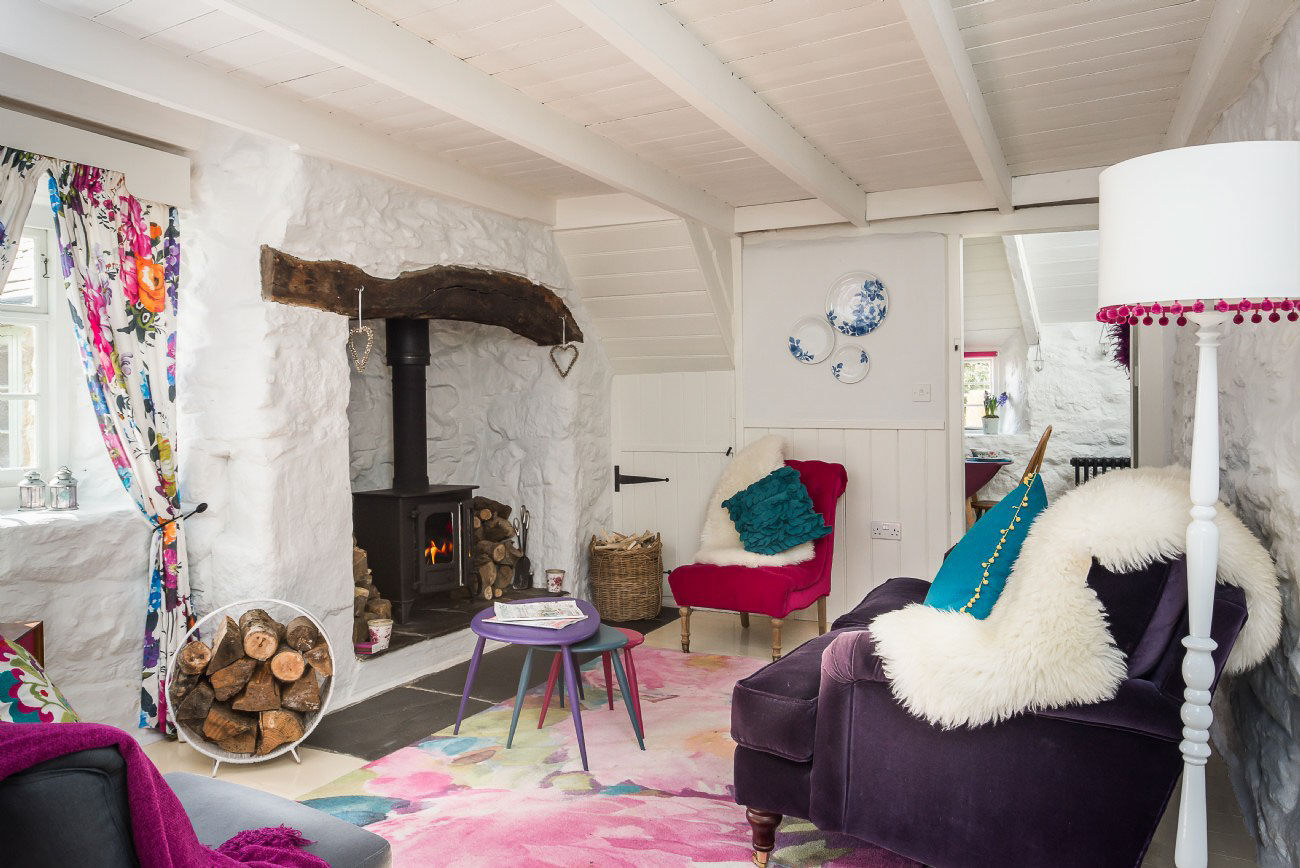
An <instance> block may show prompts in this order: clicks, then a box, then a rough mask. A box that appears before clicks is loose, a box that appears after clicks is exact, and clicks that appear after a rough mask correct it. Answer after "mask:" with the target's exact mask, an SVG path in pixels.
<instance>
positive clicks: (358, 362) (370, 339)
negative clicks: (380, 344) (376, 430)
mask: <svg viewBox="0 0 1300 868" xmlns="http://www.w3.org/2000/svg"><path fill="white" fill-rule="evenodd" d="M357 335H365V337H366V348H365V349H364V350H362V351H361V354H360V355H358V354H357V345H356V337H357ZM374 346H375V330H374V329H372V328H371V327H370V326H368V325H363V326H357V327H356V328H353V329H348V353H349V354H351V356H352V364H353V366H355V367H356V369H357V373H358V374H361V373H365V370H366V362H368V361H370V351H371V350H372V349H373V348H374Z"/></svg>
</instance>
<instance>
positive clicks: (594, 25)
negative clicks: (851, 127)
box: [556, 0, 867, 226]
mask: <svg viewBox="0 0 1300 868" xmlns="http://www.w3.org/2000/svg"><path fill="white" fill-rule="evenodd" d="M556 2H557V4H558V5H559V6H562V7H564V8H565V9H567V10H568V11H569V12H570V13H571V14H572V15H573V16H574V17H576V18H577V19H578V20H579V21H581V22H582V23H583V24H585V25H587V27H589V28H591V29H592V30H594V31H595V32H596V33H598V34H599V35H600V36H601V37H603V38H604V39H605V40H606V41H607V42H609V43H610V44H611V45H613V46H614V47H615V48H617V49H618V50H619V51H621V52H622V53H623V54H624V55H625V56H627V57H628V59H630V60H631V61H632V62H633V63H635V64H636V65H637V66H640V67H641V68H642V69H644V70H645V71H646V72H648V73H650V74H651V75H652V76H654V77H655V78H656V79H658V80H659V81H661V82H662V83H663V84H664V85H666V86H667V87H668V88H669V89H670V90H671V91H673V93H675V94H677V95H678V96H680V97H681V98H682V99H684V100H686V102H687V103H689V104H690V105H692V106H694V107H695V108H696V109H697V110H699V112H700V113H701V114H703V115H704V116H705V117H707V118H709V119H710V120H711V121H713V122H714V123H716V124H717V125H718V126H720V127H722V129H724V130H726V131H727V132H729V133H730V134H731V135H733V136H735V137H736V139H737V140H738V141H740V143H741V144H743V145H745V147H747V148H749V149H750V150H751V151H753V152H754V153H756V154H758V155H759V156H760V157H762V158H763V159H764V160H766V161H767V163H768V164H769V165H771V166H772V167H773V168H775V169H776V170H777V171H779V172H780V173H781V174H783V175H785V176H786V177H787V178H789V179H790V180H791V181H794V182H795V183H796V184H798V185H799V186H800V187H802V188H803V189H805V190H807V191H808V192H809V193H810V194H812V195H813V196H816V197H817V198H818V199H820V200H821V201H823V202H825V203H826V204H827V205H828V206H830V208H831V209H832V210H834V211H835V212H836V213H837V214H839V215H840V217H841V218H842V219H844V220H847V221H848V222H849V223H852V224H853V225H855V226H863V225H866V221H867V199H866V193H865V192H864V191H863V190H862V188H861V187H859V186H858V184H857V183H856V182H855V181H854V180H853V179H852V178H850V177H849V176H848V175H846V174H844V172H842V171H841V170H840V169H839V168H838V167H837V166H836V165H835V164H834V163H832V162H831V161H830V160H829V159H827V158H826V157H825V155H823V154H822V153H821V152H820V151H818V150H817V149H816V148H815V147H813V146H812V145H811V144H810V143H809V142H808V140H807V139H806V138H804V137H803V135H801V134H800V133H799V132H797V131H796V130H795V129H794V128H793V127H791V126H790V124H789V123H787V122H786V121H785V120H784V119H783V118H782V117H781V116H780V115H778V114H777V113H776V111H775V110H774V109H773V108H772V107H771V106H770V105H768V104H767V102H766V101H765V100H764V99H763V98H762V97H760V96H759V95H758V94H756V93H754V91H753V90H751V89H750V88H749V87H748V86H747V85H746V84H745V83H744V82H742V81H741V80H740V79H739V78H737V77H736V76H735V75H733V74H732V72H731V70H730V69H728V68H727V66H726V64H724V63H723V62H722V61H721V60H720V59H719V58H718V57H717V55H715V54H714V53H713V52H712V51H710V50H709V49H708V48H707V47H705V46H704V45H703V44H702V43H701V42H700V41H699V40H698V39H697V38H696V37H695V36H693V35H692V34H691V33H690V31H688V30H687V29H686V28H685V27H684V26H682V23H681V22H680V21H679V20H677V18H676V17H674V15H673V13H671V12H669V11H668V9H667V8H665V7H664V6H661V5H660V3H659V0H556Z"/></svg>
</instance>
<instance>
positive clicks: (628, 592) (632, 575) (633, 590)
mask: <svg viewBox="0 0 1300 868" xmlns="http://www.w3.org/2000/svg"><path fill="white" fill-rule="evenodd" d="M590 555H591V596H592V602H593V603H594V604H595V606H596V611H598V612H600V617H601V620H603V621H636V620H640V619H643V618H653V617H655V616H656V615H658V614H659V608H660V605H661V602H662V601H661V598H660V594H661V587H662V582H663V543H662V542H661V540H660V539H659V534H657V533H656V534H651V533H650V532H649V531H647V532H646V533H643V534H641V535H640V536H639V537H625V536H623V535H622V534H606V533H603V532H602V535H601V536H600V537H594V536H593V537H592V538H591V547H590Z"/></svg>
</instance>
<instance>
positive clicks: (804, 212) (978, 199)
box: [557, 168, 1101, 232]
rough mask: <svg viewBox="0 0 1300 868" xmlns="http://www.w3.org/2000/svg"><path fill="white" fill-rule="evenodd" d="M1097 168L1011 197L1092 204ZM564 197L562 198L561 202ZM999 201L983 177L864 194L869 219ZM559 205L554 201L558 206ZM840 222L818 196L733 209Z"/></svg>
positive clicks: (1022, 178) (743, 221)
mask: <svg viewBox="0 0 1300 868" xmlns="http://www.w3.org/2000/svg"><path fill="white" fill-rule="evenodd" d="M1100 174H1101V169H1100V168H1095V169H1070V170H1068V171H1063V172H1042V173H1039V174H1036V175H1019V176H1017V177H1015V178H1012V179H1011V201H1012V204H1013V205H1015V207H1017V208H1025V207H1030V206H1037V205H1054V204H1057V203H1062V202H1095V201H1096V200H1097V192H1098V191H1097V177H1098V176H1099V175H1100ZM564 201H566V200H563V199H561V200H560V203H563V202H564ZM996 207H997V205H996V203H995V202H994V201H993V196H992V195H991V194H990V193H989V191H988V188H987V187H985V186H984V183H983V182H981V181H965V182H962V183H959V184H940V185H938V186H935V187H909V188H906V189H903V190H881V191H879V192H875V193H868V194H867V219H868V221H870V222H875V221H878V220H898V219H900V218H907V217H925V216H929V215H936V214H962V213H966V212H969V211H990V210H993V209H994V208H996ZM558 208H559V205H558V204H557V209H558ZM843 222H844V221H843V220H842V219H841V218H840V217H839V215H838V214H836V213H835V212H834V211H832V210H831V209H830V208H829V207H827V206H826V204H825V203H823V202H822V201H820V200H818V199H801V200H799V201H797V202H774V203H772V204H770V205H743V206H741V207H739V208H737V209H736V231H737V232H761V231H764V230H768V229H788V228H792V227H797V226H826V225H829V224H833V223H843Z"/></svg>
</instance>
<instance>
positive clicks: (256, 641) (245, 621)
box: [239, 609, 284, 710]
mask: <svg viewBox="0 0 1300 868" xmlns="http://www.w3.org/2000/svg"><path fill="white" fill-rule="evenodd" d="M283 629H284V628H283V627H282V626H281V625H280V624H278V623H276V621H275V619H274V618H272V617H271V616H270V615H268V614H267V613H266V611H265V610H264V609H249V610H248V611H247V612H245V613H244V614H242V615H240V616H239V632H240V635H241V636H242V637H243V642H244V653H245V654H247V655H248V656H249V657H252V658H253V659H254V660H270V659H271V655H272V654H274V653H275V651H276V649H277V648H279V647H280V631H281V630H283ZM254 710H257V709H254Z"/></svg>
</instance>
